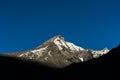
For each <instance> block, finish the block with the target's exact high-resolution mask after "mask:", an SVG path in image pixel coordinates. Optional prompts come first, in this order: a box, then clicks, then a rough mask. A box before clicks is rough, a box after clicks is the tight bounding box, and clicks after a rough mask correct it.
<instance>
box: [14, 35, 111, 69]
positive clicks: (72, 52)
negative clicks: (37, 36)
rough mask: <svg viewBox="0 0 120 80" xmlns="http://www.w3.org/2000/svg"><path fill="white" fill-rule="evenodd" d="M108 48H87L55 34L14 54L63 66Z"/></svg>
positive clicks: (81, 60)
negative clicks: (34, 45)
mask: <svg viewBox="0 0 120 80" xmlns="http://www.w3.org/2000/svg"><path fill="white" fill-rule="evenodd" d="M108 52H109V50H108V49H107V48H105V49H103V50H96V51H94V50H87V49H84V48H82V47H79V46H76V45H75V44H73V43H71V42H67V41H65V40H64V38H63V37H62V36H56V37H53V38H51V39H50V40H48V41H46V42H44V43H43V44H42V45H40V46H38V47H37V48H35V49H33V50H29V51H25V52H20V54H16V55H17V57H22V58H27V59H32V60H36V61H39V62H41V63H44V64H46V65H49V66H52V67H65V66H68V65H70V64H72V63H78V62H83V61H87V60H90V59H92V58H98V57H100V56H102V55H104V54H106V53H108Z"/></svg>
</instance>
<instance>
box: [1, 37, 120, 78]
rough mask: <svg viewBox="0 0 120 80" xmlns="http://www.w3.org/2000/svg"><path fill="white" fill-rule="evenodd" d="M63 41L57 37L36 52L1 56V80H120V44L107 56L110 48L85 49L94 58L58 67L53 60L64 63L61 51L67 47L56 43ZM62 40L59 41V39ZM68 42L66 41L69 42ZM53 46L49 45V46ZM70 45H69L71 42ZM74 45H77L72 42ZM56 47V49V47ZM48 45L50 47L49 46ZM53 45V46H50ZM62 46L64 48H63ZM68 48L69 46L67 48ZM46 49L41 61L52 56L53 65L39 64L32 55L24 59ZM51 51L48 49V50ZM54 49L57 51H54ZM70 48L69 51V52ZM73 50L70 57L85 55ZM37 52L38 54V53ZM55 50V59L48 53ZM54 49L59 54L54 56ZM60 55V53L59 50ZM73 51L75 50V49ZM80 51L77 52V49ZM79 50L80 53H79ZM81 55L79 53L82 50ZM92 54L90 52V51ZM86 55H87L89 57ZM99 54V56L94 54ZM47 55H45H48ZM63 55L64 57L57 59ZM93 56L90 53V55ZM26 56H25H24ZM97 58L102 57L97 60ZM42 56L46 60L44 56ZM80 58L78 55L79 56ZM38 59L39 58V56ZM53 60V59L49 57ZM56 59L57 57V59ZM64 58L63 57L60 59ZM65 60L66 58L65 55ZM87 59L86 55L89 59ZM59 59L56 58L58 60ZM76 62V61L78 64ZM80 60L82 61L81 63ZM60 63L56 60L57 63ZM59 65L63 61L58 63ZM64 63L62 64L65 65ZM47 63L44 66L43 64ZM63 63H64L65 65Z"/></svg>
mask: <svg viewBox="0 0 120 80" xmlns="http://www.w3.org/2000/svg"><path fill="white" fill-rule="evenodd" d="M58 38H60V40H61V39H62V40H63V41H65V40H64V39H63V37H60V36H57V37H54V38H52V39H50V40H48V41H47V42H45V43H43V44H42V45H40V46H38V47H37V48H35V49H33V50H28V51H23V52H15V53H9V54H7V55H3V54H1V55H0V79H1V80H91V79H92V80H98V79H99V80H104V79H105V80H107V79H113V80H119V79H120V77H119V73H120V45H119V46H118V47H116V48H113V49H111V50H110V51H108V52H107V53H104V55H103V53H101V52H106V49H105V51H104V49H103V50H97V51H94V50H88V49H83V48H81V47H78V48H80V49H79V50H80V51H91V52H92V58H89V59H87V60H85V58H84V56H83V57H82V58H83V60H81V59H79V56H78V57H76V58H77V59H76V58H75V60H74V59H72V62H71V63H70V64H67V65H64V66H62V67H61V66H59V65H57V66H56V65H54V66H51V65H52V64H53V62H52V61H51V60H50V59H51V58H53V60H60V59H61V58H62V57H61V56H62V55H63V53H62V52H59V51H61V49H63V48H64V47H63V46H62V45H61V44H59V43H57V44H59V47H60V48H58V45H56V44H55V43H54V41H55V42H56V39H58ZM57 41H59V40H57ZM66 42H67V41H65V43H66ZM48 44H49V46H48ZM68 44H69V43H68ZM71 44H73V43H71ZM52 45H53V46H54V47H53V46H52ZM46 46H47V47H46ZM50 46H51V47H50ZM61 46H62V47H61ZM64 46H65V45H64ZM43 48H44V49H45V50H44V51H43V52H45V53H43V52H42V53H41V52H40V56H39V57H40V59H44V60H45V58H46V57H48V59H47V60H45V61H49V60H50V62H49V64H50V65H49V64H48V63H47V62H45V64H44V61H43V62H42V61H39V60H40V59H39V58H37V59H36V60H35V58H33V57H30V55H26V56H24V54H26V53H27V54H29V53H28V52H30V51H33V52H34V53H33V54H38V52H39V51H38V52H35V51H36V50H40V51H41V49H43ZM46 48H47V50H46ZM51 48H53V49H51ZM67 48H68V47H66V48H65V50H67ZM70 49H71V48H68V51H67V52H65V54H67V53H68V52H71V53H69V55H71V54H81V53H74V51H73V52H72V51H70ZM34 50H35V51H34ZM49 50H51V54H50V55H51V56H50V55H49V54H48V53H47V52H49ZM52 50H53V51H54V50H55V51H54V52H55V55H54V53H52ZM56 50H57V51H58V52H59V53H57V51H56ZM72 50H73V49H72ZM75 51H76V50H75ZM77 51H78V50H77ZM78 52H79V51H78ZM87 53H88V52H87ZM87 53H85V54H87ZM93 53H95V54H93ZM44 54H45V56H44ZM59 54H62V55H61V56H56V55H59ZM88 54H89V53H88ZM20 55H23V56H20ZM94 55H98V56H97V57H96V56H94ZM41 56H42V57H41ZM73 56H74V55H72V56H71V57H69V58H70V59H71V58H73ZM75 56H76V55H75ZM36 57H38V56H36ZM49 57H50V58H49ZM55 57H56V58H55ZM59 57H60V58H59ZM63 57H64V55H63ZM85 57H86V56H85ZM54 58H55V59H54ZM57 58H58V59H57ZM62 59H63V62H64V61H65V60H66V57H65V58H62ZM62 59H61V61H62ZM75 61H76V62H75ZM77 61H78V62H77ZM55 62H56V61H55ZM58 63H59V61H58ZM61 63H62V62H61ZM43 64H44V65H43ZM62 64H63V63H62ZM56 67H57V68H56Z"/></svg>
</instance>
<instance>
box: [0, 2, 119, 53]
mask: <svg viewBox="0 0 120 80" xmlns="http://www.w3.org/2000/svg"><path fill="white" fill-rule="evenodd" d="M56 35H62V36H64V37H65V39H66V40H67V41H70V42H73V43H75V44H76V45H78V46H81V47H83V48H91V49H102V48H104V47H108V48H110V49H111V48H113V47H116V46H117V45H118V44H120V0H0V53H4V52H16V51H23V50H27V49H33V48H35V47H37V46H38V45H40V44H41V43H43V42H44V41H46V40H48V39H49V38H51V37H53V36H56Z"/></svg>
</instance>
